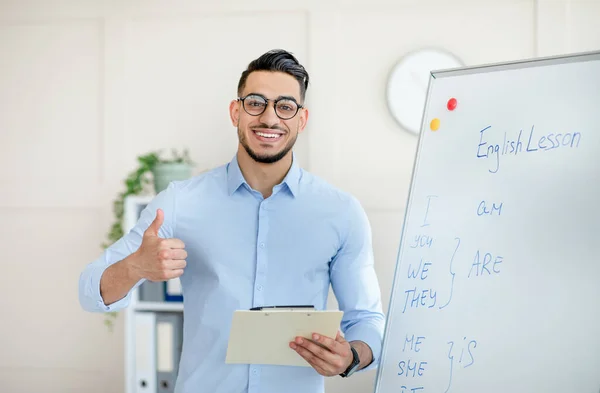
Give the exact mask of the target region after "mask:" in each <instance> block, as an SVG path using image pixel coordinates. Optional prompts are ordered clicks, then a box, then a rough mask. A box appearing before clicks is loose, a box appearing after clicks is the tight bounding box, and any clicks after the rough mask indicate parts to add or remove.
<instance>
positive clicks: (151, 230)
mask: <svg viewBox="0 0 600 393" xmlns="http://www.w3.org/2000/svg"><path fill="white" fill-rule="evenodd" d="M164 220H165V213H164V212H163V211H162V209H156V218H155V219H154V221H152V223H151V224H150V226H149V227H148V229H146V234H147V235H154V236H158V231H159V230H160V227H161V226H162V224H163V221H164Z"/></svg>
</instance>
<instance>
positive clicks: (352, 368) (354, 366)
mask: <svg viewBox="0 0 600 393" xmlns="http://www.w3.org/2000/svg"><path fill="white" fill-rule="evenodd" d="M350 350H351V351H352V363H350V365H349V366H348V368H347V369H346V371H344V372H343V373H341V374H340V376H341V377H343V378H348V377H349V376H350V375H352V374H354V372H355V371H356V370H357V369H358V366H359V365H360V359H359V358H358V352H356V349H354V347H353V346H352V345H350Z"/></svg>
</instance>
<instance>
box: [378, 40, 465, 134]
mask: <svg viewBox="0 0 600 393" xmlns="http://www.w3.org/2000/svg"><path fill="white" fill-rule="evenodd" d="M462 66H463V64H462V62H461V61H460V60H459V59H458V58H457V57H456V56H454V55H453V54H451V53H449V52H446V51H443V50H439V49H421V50H418V51H415V52H411V53H409V54H407V55H406V56H404V57H403V58H402V59H401V60H400V61H399V62H398V63H396V64H395V65H394V67H393V68H392V71H391V73H390V75H389V78H388V81H387V94H386V99H387V104H388V109H389V111H390V113H391V114H392V116H393V117H394V119H396V121H397V122H398V124H400V126H401V127H402V128H404V129H406V130H407V131H408V132H411V133H413V134H415V135H418V134H419V131H420V129H421V119H422V116H423V108H424V106H425V100H426V98H427V86H428V83H429V77H430V72H431V71H434V70H440V69H446V68H457V67H462Z"/></svg>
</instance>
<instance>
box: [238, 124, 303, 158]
mask: <svg viewBox="0 0 600 393" xmlns="http://www.w3.org/2000/svg"><path fill="white" fill-rule="evenodd" d="M260 128H272V129H279V128H276V127H266V126H264V125H261V126H260ZM250 132H253V131H252V130H250ZM238 136H239V139H240V143H241V144H242V146H243V147H244V150H246V153H248V155H249V156H250V158H252V159H253V160H254V161H256V162H259V163H261V164H273V163H275V162H277V161H279V160H281V159H282V158H283V157H285V156H286V154H288V152H289V151H290V150H292V147H294V144H295V143H296V139H297V138H298V133H296V135H294V137H293V138H291V139H290V140H289V141H288V143H287V144H286V145H285V146H284V147H283V149H281V150H280V151H278V152H276V153H272V154H258V153H256V152H255V151H254V150H252V148H251V147H250V145H249V144H248V139H247V138H246V134H244V133H243V132H242V131H241V130H240V128H239V127H238Z"/></svg>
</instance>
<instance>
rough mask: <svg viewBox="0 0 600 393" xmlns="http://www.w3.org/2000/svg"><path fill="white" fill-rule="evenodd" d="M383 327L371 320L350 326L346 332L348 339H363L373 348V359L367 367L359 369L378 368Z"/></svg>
mask: <svg viewBox="0 0 600 393" xmlns="http://www.w3.org/2000/svg"><path fill="white" fill-rule="evenodd" d="M381 330H382V329H381V328H380V327H378V326H376V325H374V324H371V323H369V322H362V323H357V324H356V325H353V326H352V327H350V328H348V330H347V331H346V333H345V334H344V338H345V339H346V341H348V342H350V341H362V342H364V343H365V344H367V345H368V346H369V348H371V352H372V353H373V361H372V362H371V363H370V364H369V365H368V366H367V367H365V368H362V369H360V370H359V371H367V370H372V369H375V368H377V366H378V364H379V357H380V355H381V345H382V331H381Z"/></svg>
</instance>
